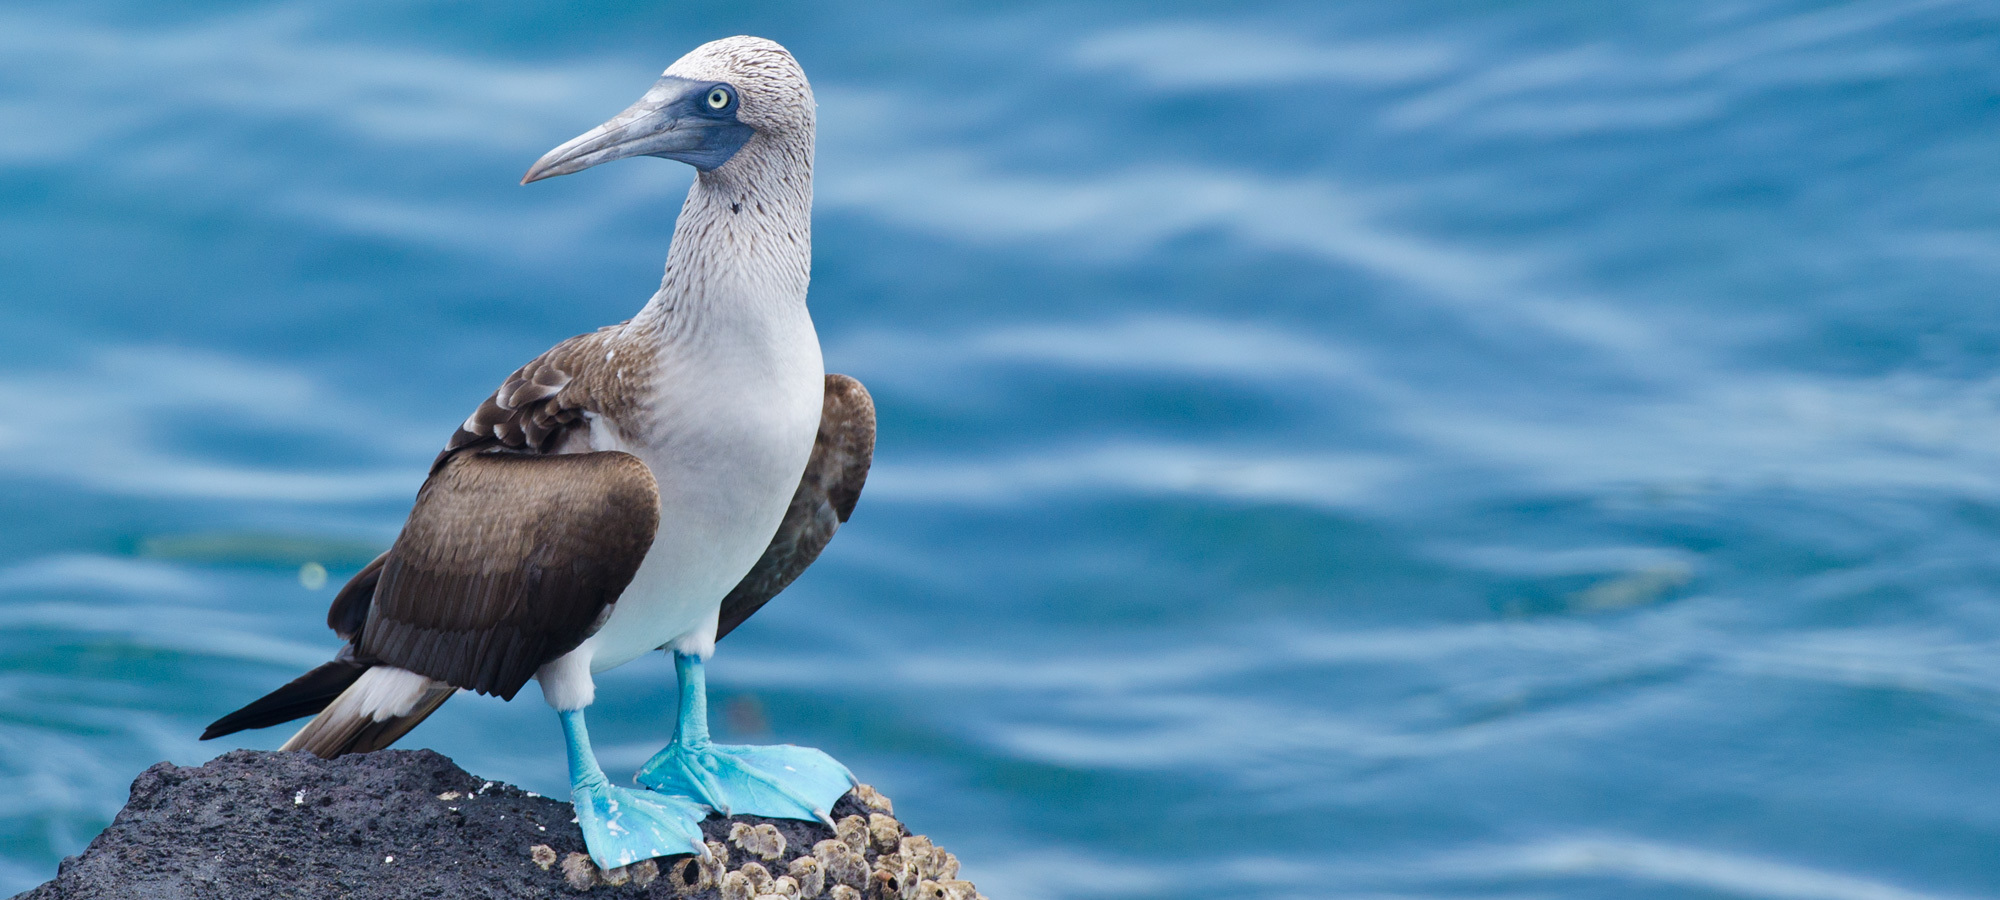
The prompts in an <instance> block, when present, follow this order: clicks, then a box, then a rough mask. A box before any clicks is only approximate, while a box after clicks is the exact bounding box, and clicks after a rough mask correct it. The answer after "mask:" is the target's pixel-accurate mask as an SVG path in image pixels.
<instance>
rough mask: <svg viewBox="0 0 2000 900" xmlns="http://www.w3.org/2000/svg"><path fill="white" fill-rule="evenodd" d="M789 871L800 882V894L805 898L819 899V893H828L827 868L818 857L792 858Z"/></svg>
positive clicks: (810, 899)
mask: <svg viewBox="0 0 2000 900" xmlns="http://www.w3.org/2000/svg"><path fill="white" fill-rule="evenodd" d="M842 846H846V845H844V844H843V845H842ZM787 871H788V872H790V874H791V877H792V879H793V880H794V881H797V882H798V884H799V896H800V897H802V898H804V900H817V898H818V897H819V895H821V894H823V893H826V869H825V867H823V866H821V865H820V864H819V860H818V859H815V858H813V857H810V856H801V857H799V858H798V859H795V860H792V864H791V867H790V868H789V869H788V870H787Z"/></svg>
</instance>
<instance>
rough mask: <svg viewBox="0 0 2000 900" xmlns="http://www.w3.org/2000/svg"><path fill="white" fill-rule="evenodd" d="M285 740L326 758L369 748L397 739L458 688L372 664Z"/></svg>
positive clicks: (288, 747) (287, 747) (287, 744)
mask: <svg viewBox="0 0 2000 900" xmlns="http://www.w3.org/2000/svg"><path fill="white" fill-rule="evenodd" d="M366 675H367V676H368V677H362V678H357V679H356V680H355V681H354V683H352V684H350V685H349V686H348V687H347V688H346V689H345V690H343V691H341V692H340V695H339V696H338V697H335V698H334V699H333V701H332V702H331V703H328V704H326V705H325V708H324V709H322V710H321V711H320V714H319V715H317V716H315V717H313V720H312V721H310V722H307V723H306V725H305V727H304V728H301V729H299V732H298V733H297V734H294V735H292V738H291V740H288V741H286V742H285V746H284V747H282V748H281V749H284V750H304V751H306V752H308V753H311V754H312V755H314V756H317V757H320V758H322V759H332V758H334V757H336V756H342V755H345V754H348V753H369V752H372V751H375V750H380V749H382V748H384V747H387V746H389V745H390V744H393V743H395V742H396V739H397V738H400V737H402V736H403V735H405V734H408V733H409V732H410V729H412V728H415V727H417V725H418V723H420V722H422V721H423V720H424V719H425V718H428V717H429V716H430V714H431V713H434V712H437V710H438V707H440V706H443V705H444V702H445V701H446V700H450V699H451V695H453V694H455V693H458V689H457V688H454V687H452V686H451V685H448V684H445V683H443V682H438V681H431V680H429V679H426V678H423V677H422V676H418V675H415V674H414V673H411V672H406V671H403V670H400V669H394V668H390V667H387V666H383V667H378V668H375V669H370V670H369V671H368V672H367V673H366Z"/></svg>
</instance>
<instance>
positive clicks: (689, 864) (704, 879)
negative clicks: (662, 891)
mask: <svg viewBox="0 0 2000 900" xmlns="http://www.w3.org/2000/svg"><path fill="white" fill-rule="evenodd" d="M667 880H668V881H670V882H672V883H673V886H674V893H676V894H692V893H694V892H696V891H700V890H704V889H706V888H708V887H710V886H712V885H714V884H715V879H714V878H713V877H712V876H710V875H709V872H708V867H707V866H704V865H702V864H701V860H700V859H697V858H695V857H692V856H690V857H687V858H686V859H683V860H681V861H680V862H677V863H674V864H673V865H671V866H668V867H667Z"/></svg>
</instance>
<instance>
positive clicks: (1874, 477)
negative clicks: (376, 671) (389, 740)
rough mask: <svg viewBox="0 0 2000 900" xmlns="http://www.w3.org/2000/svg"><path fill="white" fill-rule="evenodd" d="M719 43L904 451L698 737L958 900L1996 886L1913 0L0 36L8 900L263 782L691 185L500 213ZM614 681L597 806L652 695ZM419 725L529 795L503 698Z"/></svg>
mask: <svg viewBox="0 0 2000 900" xmlns="http://www.w3.org/2000/svg"><path fill="white" fill-rule="evenodd" d="M746 32H747V33H755V34H760V35H764V36H768V37H771V38H775V39H777V40H779V41H782V42H783V43H785V44H787V45H788V46H790V47H791V48H792V50H793V51H794V52H795V53H796V54H797V55H798V56H799V57H800V59H801V60H802V61H803V62H804V64H805V65H806V67H807V70H808V72H809V73H810V74H811V75H812V77H813V79H814V83H815V85H816V87H817V90H818V96H819V98H820V101H821V113H820V114H821V141H820V155H819V181H818V219H817V225H816V229H817V239H818V240H817V258H816V267H815V278H814V282H813V292H812V303H813V308H814V311H815V317H816V319H817V320H818V323H819V327H820V333H821V335H822V338H823V340H824V342H825V346H826V358H827V363H828V366H829V368H830V369H832V370H834V371H841V372H848V373H851V374H854V375H856V376H858V377H860V378H861V379H862V380H863V381H864V382H865V383H867V384H868V385H869V387H870V388H871V389H872V390H873V391H874V394H875V397H876V400H877V402H878V404H879V405H880V409H881V415H882V432H881V444H880V450H879V453H878V456H877V463H876V468H875V472H874V475H873V477H872V478H871V480H870V482H869V486H868V490H867V493H866V495H865V496H864V497H863V498H862V501H861V506H860V509H859V511H858V513H857V515H856V516H855V518H854V520H853V522H852V523H851V524H850V525H849V526H848V527H847V528H846V530H843V531H842V532H841V535H840V537H839V539H838V540H836V541H835V542H834V544H833V546H832V547H831V549H830V550H829V551H828V553H827V554H826V556H825V557H824V558H823V559H822V560H821V561H820V563H819V564H818V565H817V566H816V567H815V568H814V569H813V570H812V572H811V573H809V574H808V575H807V576H806V577H805V578H804V579H803V580H802V581H801V582H800V583H799V584H798V585H797V586H796V587H794V588H793V589H792V590H791V591H790V592H788V593H787V594H785V595H784V596H783V597H781V598H780V599H779V600H778V601H776V602H775V603H774V604H773V605H772V606H770V607H769V608H767V609H766V610H765V611H764V612H763V613H762V614H761V615H759V616H758V617H757V618H756V619H754V620H753V621H752V622H751V624H749V625H748V626H747V627H745V628H744V629H743V630H741V631H739V632H738V633H737V634H736V635H735V636H732V637H731V638H729V639H728V640H727V641H726V642H725V643H724V645H723V647H722V649H721V652H720V653H719V654H718V656H717V661H716V663H715V665H714V666H713V668H712V670H711V671H712V675H711V678H712V683H713V685H714V687H715V691H716V696H717V704H718V708H719V709H720V710H722V711H723V712H724V713H725V714H724V715H723V716H722V719H723V721H722V722H721V723H720V725H719V729H720V730H721V731H722V732H723V733H724V734H725V735H726V736H727V737H730V738H733V739H744V740H783V741H790V742H797V743H801V744H809V745H815V746H819V747H822V748H825V749H827V750H829V751H831V752H832V753H834V754H835V755H836V756H838V757H840V758H841V759H843V760H844V761H846V762H847V763H849V764H850V765H851V766H852V767H853V768H854V770H855V771H856V772H858V773H860V774H861V775H862V777H863V778H864V779H865V780H868V781H871V782H873V783H875V784H877V785H879V786H881V787H882V789H883V790H884V791H886V792H887V793H888V794H890V795H891V796H892V797H894V798H895V799H896V801H897V806H898V811H899V812H900V813H901V814H902V816H903V818H905V819H906V820H907V821H908V822H909V823H910V824H911V825H912V826H913V827H914V828H916V829H917V830H919V831H922V832H927V833H929V834H931V835H933V836H935V837H937V838H938V839H939V840H941V841H942V842H944V843H945V844H946V846H949V847H951V848H952V849H954V850H955V851H956V852H957V853H958V854H960V856H961V857H962V858H963V859H964V860H965V865H966V873H967V875H968V877H971V878H973V879H975V880H976V881H978V882H979V883H980V885H981V886H982V887H983V888H984V889H985V891H986V893H988V894H989V895H991V896H993V897H995V898H1003V897H1004V898H1015V900H1034V898H1142V897H1145V898H1178V897H1193V896H1201V897H1243V898H1284V897H1357V898H1362V897H1365V898H1389V897H1499V898H1531V897H1532V898H1581V897H1620V898H1680V897H1690V898H1692V897H1702V898H1706V897H1768V898H1794V900H1797V898H1804V900H1820V898H1824V900H1927V898H1971V897H1994V896H2000V803H1996V802H1995V799H1996V797H2000V752H1996V751H2000V654H1996V651H2000V604H1996V602H1995V600H1996V595H2000V552H1996V551H2000V369H1996V359H2000V304H1996V303H1995V302H1994V296H1993V294H1994V286H1995V284H1996V282H1997V281H2000V214H1996V201H2000V190H1996V189H2000V129H1996V112H2000V4H1995V3H1992V2H1985V3H1966V2H1929V0H1880V2H1858V3H1790V2H1725V0H1703V2H1673V3H1638V4H1608V3H1586V2H1554V0H1541V2H1517V3H1467V2H1460V3H1449V2H1397V3H1389V2H1376V3H1338V2H1326V0H1311V2H1297V3H1285V2H1261V3H1238V4H1227V5H1224V4H1212V3H1186V2H1179V3H1177V2H1159V0H1149V2H1143V3H1140V2H1106V3H1098V4H1092V5H1079V4H1074V3H1055V2H1021V3H1011V4H1005V5H1001V4H965V5H955V6H952V7H951V8H948V9H947V8H944V7H943V6H941V5H933V4H923V3H913V2H891V3H881V4H871V5H833V4H822V3H807V2H765V3H755V4H742V3H720V2H681V3H673V4H667V3H635V2H593V3H588V4H581V3H556V2H534V3H508V4H476V3H466V2H441V0H421V2H393V3H391V2H381V0H364V2H345V3H335V2H331V0H294V2H282V3H249V2H218V3H199V2H148V3H138V2H104V0H64V2H61V3H56V2H47V0H15V2H12V3H9V4H7V5H6V6H5V7H4V8H0V396H4V397H6V398H7V400H8V403H7V405H8V407H9V410H10V412H9V413H8V414H7V415H6V416H5V418H4V420H0V503H4V508H5V513H6V514H5V516H4V517H0V623H4V631H0V857H4V864H0V891H13V890H19V889H25V888H27V887H29V886H31V885H33V884H35V883H38V882H40V881H42V880H43V879H46V878H48V877H50V876H51V875H52V874H53V872H54V868H55V864H56V862H57V860H58V859H59V858H60V857H61V856H63V855H64V854H68V853H74V852H77V851H78V850H79V849H81V847H82V846H83V845H84V844H85V843H86V842H87V841H88V840H89V838H90V837H91V836H92V835H93V834H95V833H96V831H97V830H98V829H100V828H102V827H103V826H104V825H105V824H106V823H107V822H108V821H109V819H110V817H111V816H112V815H113V814H114V813H115V812H116V810H117V809H118V808H119V806H120V804H121V803H122V802H123V800H124V798H125V792H126V786H127V784H128V783H129V782H130V780H131V779H132V778H133V776H135V775H136V774H137V773H138V772H139V771H140V770H142V769H143V768H145V767H146V766H147V765H149V764H151V763H152V762H154V761H156V760H158V759H161V758H166V759H170V760H174V761H176V762H179V763H187V764H192V763H198V762H201V761H203V760H205V759H207V758H209V757H210V756H212V755H214V754H216V753H219V752H222V751H224V750H227V749H230V747H232V746H237V745H239V744H238V740H239V738H240V741H241V743H240V745H243V746H254V747H273V746H276V745H277V744H278V743H279V742H281V741H282V740H283V739H284V737H285V736H286V733H287V731H288V730H287V729H282V728H281V729H272V730H270V731H266V732H258V733H252V734H247V735H241V736H238V737H233V738H230V739H229V740H227V741H224V742H221V743H219V744H216V743H211V744H202V743H197V742H196V741H195V740H194V738H195V735H196V734H197V733H198V732H199V731H200V730H201V726H202V725H203V724H204V723H206V722H207V721H209V720H210V719H211V718H213V717H215V716H216V715H218V714H220V713H223V712H226V711H228V710H230V709H233V708H235V707H236V706H238V705H240V704H241V703H243V702H245V701H247V700H248V699H250V698H252V697H254V696H256V695H258V694H259V693H261V692H262V691H264V690H266V689H268V688H270V687H271V686H274V685H276V684H278V683H280V682H282V681H284V680H285V679H288V678H290V677H291V676H292V675H293V674H294V673H296V672H297V671H299V670H301V669H303V668H304V667H307V666H310V665H313V664H315V663H317V662H319V661H321V660H323V659H324V658H326V657H327V655H328V654H329V653H330V652H331V651H332V650H333V648H334V647H335V641H334V639H333V637H332V635H331V634H330V633H329V632H327V631H326V630H325V629H324V627H323V625H322V615H323V611H324V607H325V604H326V602H327V600H328V599H329V597H330V595H331V592H332V589H333V587H334V586H337V585H338V584H339V582H340V580H341V579H342V578H344V577H345V576H346V575H347V574H349V573H351V572H352V571H353V570H354V569H355V568H356V567H358V566H359V565H360V564H361V563H362V562H363V561H365V560H366V559H368V558H369V557H371V556H372V555H373V554H374V553H375V552H376V551H377V550H379V549H380V548H381V547H383V546H386V544H387V542H388V541H389V540H390V538H391V537H392V536H393V535H394V533H395V531H396V528H397V526H398V525H399V523H400V521H401V518H402V516H403V514H404V513H405V512H406V510H407V509H408V504H409V501H410V499H411V497H412V494H413V492H414V491H415V489H416V487H417V485H418V482H419V480H420V478H421V476H422V474H423V472H424V470H425V467H426V464H427V462H428V461H429V459H430V457H431V455H432V454H433V453H434V452H435V450H436V449H437V448H438V446H440V444H441V442H442V441H443V439H444V438H445V437H446V436H447V435H448V434H449V433H450V432H451V430H452V429H453V427H454V426H455V425H456V424H457V423H458V422H459V421H460V420H461V419H462V418H463V416H464V415H465V414H466V413H467V412H468V411H469V410H471V409H472V407H473V406H474V405H476V404H477V403H478V402H479V400H480V399H481V398H482V397H484V396H485V394H486V393H487V392H488V391H490V390H491V389H492V388H493V387H494V386H495V385H497V384H498V383H499V381H500V379H502V378H503V377H504V376H505V375H506V374H507V373H508V372H509V371H511V370H512V369H513V368H514V367H515V366H517V365H519V364H520V363H522V362H524V361H526V360H527V359H530V358H532V357H533V356H534V355H535V354H536V353H538V352H540V351H541V350H542V349H544V348H546V347H547V346H549V345H550V344H552V343H553V342H555V341H556V340H558V339H561V338H563V337H566V336H568V335H571V334H574V333H578V332H581V331H586V330H590V329H592V328H595V327H596V326H598V325H601V324H606V323H610V322H615V321H618V320H620V319H622V318H625V317H626V316H628V315H630V314H631V313H632V312H633V311H635V310H636V309H637V308H638V307H639V305H640V304H641V303H642V302H643V301H644V300H645V298H646V297H647V295H648V294H649V293H650V292H651V291H652V290H653V288H654V286H655V285H656V284H657V281H658V278H659V270H660V265H661V261H662V259H663V258H664V255H665V249H666V245H667V243H668V240H669V236H670V232H671V226H672V223H673V218H674V215H675V213H676V211H677V209H678V206H679V197H680V194H681V193H682V192H683V191H684V190H685V187H686V184H687V181H688V178H689V170H688V169H687V168H686V167H684V166H680V165H678V164H673V163H668V162H664V161H657V160H635V161H627V162H622V163H619V164H616V165H610V166H606V167H603V168H601V169H595V170H591V171H589V172H587V173H583V174H581V175H576V176H571V177H567V178H562V179H557V180H555V181H550V182H546V183H541V184H536V185H533V186H530V187H527V188H522V187H518V186H516V184H515V182H516V180H517V179H518V178H519V177H520V175H521V173H522V171H523V170H525V169H526V167H527V166H528V164H529V163H530V162H532V161H533V160H534V159H535V158H536V157H537V156H539V155H540V154H541V153H542V152H543V151H545V150H547V149H548V148H550V147H552V146H554V145H555V144H557V143H559V142H561V141H563V140H565V139H567V138H569V137H570V136H572V135H574V134H577V133H579V132H581V131H583V130H584V129H586V128H588V127H590V126H591V125H594V124H596V123H597V122H599V121H601V120H602V119H604V118H606V117H608V116H609V115H610V114H611V113H613V112H615V111H617V110H619V109H621V108H623V107H624V106H625V105H626V104H627V103H628V102H630V101H631V100H632V99H634V98H635V97H637V96H638V94H639V93H640V92H641V91H643V90H644V88H645V87H646V86H647V85H648V84H649V83H650V82H651V80H652V78H653V77H654V75H655V74H656V73H657V72H658V71H659V70H660V69H661V68H663V67H664V66H665V65H666V64H667V63H668V62H671V61H672V60H673V59H674V58H675V57H677V56H679V55H680V54H681V53H682V52H684V51H686V50H687V49H689V48H691V47H693V46H694V45H696V44H698V43H700V42H702V41H705V40H708V39H712V38H715V37H720V36H724V35H729V34H735V33H746ZM308 564H317V565H319V566H321V567H324V568H325V569H326V570H328V571H330V572H331V576H332V580H331V581H329V582H327V584H326V585H324V586H319V587H318V588H317V589H313V587H312V585H313V583H314V582H315V581H316V579H315V578H313V577H311V576H312V574H313V573H312V571H311V569H310V567H309V566H308ZM302 567H306V577H305V578H303V579H302V578H301V575H300V571H301V568H302ZM602 684H603V685H604V689H603V690H602V691H601V694H600V696H601V697H602V698H603V701H602V702H601V703H600V704H599V705H598V707H597V710H595V711H594V713H595V714H594V716H593V719H592V726H593V728H594V729H595V730H596V731H597V732H598V735H599V746H600V748H601V750H602V751H603V755H604V757H605V760H606V763H607V765H608V767H610V768H612V769H613V770H614V771H618V770H625V771H629V770H630V769H631V768H632V767H634V766H636V765H637V764H638V763H639V762H640V761H641V760H643V759H644V758H645V756H646V755H647V754H648V753H650V752H651V751H652V750H654V749H656V748H657V747H658V746H660V745H661V744H662V743H663V742H664V741H665V739H666V737H667V736H668V734H669V730H670V717H671V714H672V709H671V705H672V702H673V701H672V695H671V689H672V669H671V666H670V665H669V664H668V663H667V660H665V659H664V658H658V659H649V660H644V661H641V662H639V663H635V664H633V665H631V666H628V667H626V668H625V669H622V670H619V671H618V672H616V673H615V674H613V675H611V676H609V677H607V678H605V679H604V680H603V682H602ZM406 745H409V746H429V747H433V748H436V749H438V750H440V751H443V752H445V753H447V754H450V755H451V756H453V757H455V758H456V759H457V760H458V761H459V762H460V763H461V764H463V765H464V766H466V767H467V768H468V769H470V770H472V771H473V772H476V773H479V774H481V775H484V776H487V777H492V778H504V779H508V780H512V781H515V782H518V783H520V784H522V785H525V786H528V787H530V788H531V789H536V790H540V791H543V792H548V793H560V792H561V791H562V790H563V789H564V784H565V782H564V767H563V764H562V750H561V745H560V742H559V739H558V729H557V727H556V723H555V720H554V717H553V716H551V715H550V714H549V712H548V710H547V708H546V707H545V705H544V704H543V703H542V702H541V700H540V699H539V696H538V695H537V694H536V693H535V692H534V691H533V689H530V690H529V691H526V692H524V694H523V696H522V697H521V699H520V700H518V701H517V702H515V703H513V704H503V703H500V702H498V701H494V700H490V699H485V698H472V697H461V698H460V699H458V700H455V701H454V702H452V703H451V704H449V705H448V706H446V707H445V709H444V710H443V712H441V713H440V714H439V715H437V716H436V717H435V718H433V719H432V720H431V721H430V722H429V723H427V724H426V725H424V726H423V728H422V729H420V730H419V731H418V732H416V733H415V734H414V735H413V736H412V738H411V739H410V740H408V741H406Z"/></svg>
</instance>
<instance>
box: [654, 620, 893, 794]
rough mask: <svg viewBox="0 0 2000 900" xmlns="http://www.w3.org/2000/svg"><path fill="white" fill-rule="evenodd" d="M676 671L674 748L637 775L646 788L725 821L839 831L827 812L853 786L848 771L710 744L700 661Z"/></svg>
mask: <svg viewBox="0 0 2000 900" xmlns="http://www.w3.org/2000/svg"><path fill="white" fill-rule="evenodd" d="M674 671H675V673H676V674H677V675H679V677H680V695H681V708H680V720H679V722H678V723H677V724H676V725H675V727H674V741H673V743H671V744H668V745H667V747H666V749H664V750H661V751H660V752H659V753H658V754H655V755H654V756H653V758H652V759H650V760H647V762H646V765H645V766H643V767H641V768H640V769H639V775H638V781H639V783H640V784H643V785H645V786H647V787H649V788H652V789H653V790H654V791H656V792H659V793H661V794H670V795H679V796H682V797H688V798H692V799H694V800H697V801H699V802H701V803H706V804H708V805H709V806H711V807H714V808H715V809H716V810H717V811H719V812H721V813H722V814H723V815H753V816H766V817H769V818H773V819H804V820H806V821H814V820H817V821H820V822H825V823H826V824H827V825H829V826H831V825H832V824H833V820H832V819H831V818H830V817H829V815H828V812H829V811H830V810H832V809H833V804H834V801H836V800H839V799H840V796H841V795H842V794H845V793H847V790H848V789H849V788H851V787H853V786H854V775H853V774H852V773H850V772H848V771H847V767H846V766H843V765H841V764H840V763H838V762H836V761H834V758H833V757H831V756H828V755H826V754H825V753H822V752H820V751H818V750H814V749H812V748H811V747H798V746H794V745H791V744H771V745H762V746H757V745H748V744H713V743H710V742H709V739H708V681H707V676H706V675H705V674H704V666H703V664H702V661H701V658H700V657H697V656H691V655H688V654H685V653H675V654H674Z"/></svg>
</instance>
